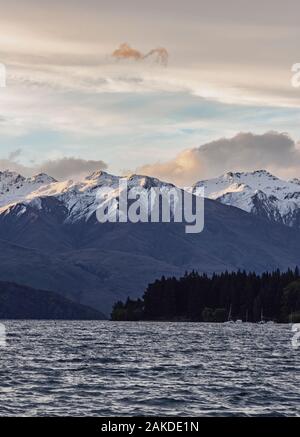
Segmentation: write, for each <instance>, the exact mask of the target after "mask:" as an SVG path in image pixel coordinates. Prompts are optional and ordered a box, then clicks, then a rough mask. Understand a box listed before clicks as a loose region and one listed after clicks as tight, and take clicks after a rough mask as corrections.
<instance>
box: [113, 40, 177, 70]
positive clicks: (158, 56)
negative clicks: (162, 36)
mask: <svg viewBox="0 0 300 437" xmlns="http://www.w3.org/2000/svg"><path fill="white" fill-rule="evenodd" d="M112 56H113V57H114V58H116V59H133V60H135V61H140V60H144V59H147V58H150V59H152V60H153V61H154V62H156V63H157V64H161V65H167V64H168V59H169V53H168V51H167V50H166V49H165V48H163V47H158V48H156V49H152V50H150V51H149V52H148V53H146V54H145V55H144V54H143V53H141V52H140V51H139V50H136V49H133V48H132V47H130V45H129V44H127V43H123V44H121V45H120V47H119V48H118V49H117V50H115V51H114V52H113V53H112Z"/></svg>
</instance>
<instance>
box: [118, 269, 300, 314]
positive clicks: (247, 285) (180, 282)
mask: <svg viewBox="0 0 300 437" xmlns="http://www.w3.org/2000/svg"><path fill="white" fill-rule="evenodd" d="M228 319H232V320H237V319H240V320H243V321H248V322H258V321H260V320H262V319H263V320H265V321H268V320H274V321H277V322H288V321H294V322H296V321H300V277H299V270H298V268H296V269H295V270H294V271H292V270H288V271H287V272H284V273H281V272H280V271H279V270H276V271H274V272H272V273H263V274H262V275H257V274H256V273H247V272H245V271H238V272H230V273H229V272H224V273H221V274H214V275H212V276H208V275H206V274H199V273H197V272H195V271H193V272H191V273H189V274H188V273H186V274H185V275H184V276H183V277H181V278H175V277H172V278H165V277H164V276H163V277H162V278H161V279H159V280H156V281H155V282H154V283H152V284H150V285H149V286H148V287H147V289H146V291H145V293H144V296H143V299H138V300H131V299H129V298H128V299H127V301H126V302H125V303H123V302H117V303H116V304H115V305H114V308H113V312H112V320H187V321H199V322H224V321H227V320H228Z"/></svg>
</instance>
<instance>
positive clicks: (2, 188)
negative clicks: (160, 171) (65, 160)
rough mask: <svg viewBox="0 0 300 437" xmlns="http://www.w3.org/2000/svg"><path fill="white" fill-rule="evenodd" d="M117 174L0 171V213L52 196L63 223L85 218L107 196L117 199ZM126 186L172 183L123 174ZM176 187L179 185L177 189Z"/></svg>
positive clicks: (163, 186)
mask: <svg viewBox="0 0 300 437" xmlns="http://www.w3.org/2000/svg"><path fill="white" fill-rule="evenodd" d="M120 179H121V177H119V176H114V175H111V174H109V173H106V172H104V171H97V172H94V173H92V174H91V175H89V176H87V177H86V178H84V179H83V180H81V181H76V182H74V181H72V180H67V181H63V182H58V181H56V180H55V179H53V178H51V177H50V176H48V175H46V174H39V175H36V176H34V177H32V178H28V179H26V178H24V177H23V176H21V175H18V174H17V173H13V172H9V171H5V172H3V173H0V214H9V213H16V214H17V215H18V216H20V215H22V214H25V213H26V211H27V210H28V208H34V209H41V208H42V207H43V205H44V204H45V202H42V200H43V199H47V198H51V199H53V198H54V199H56V200H57V201H58V202H59V203H60V206H61V207H63V208H64V210H65V219H64V221H65V222H66V223H73V222H77V221H80V220H88V219H89V218H90V217H91V216H92V215H93V214H94V213H95V211H96V210H97V208H99V206H100V204H101V203H102V202H104V201H107V200H109V199H118V196H119V181H120ZM124 179H126V181H127V186H128V189H133V190H136V191H137V192H138V191H139V190H140V189H141V188H144V189H146V190H148V189H150V188H152V187H159V188H161V189H162V190H166V191H168V190H169V189H171V188H175V187H174V185H172V184H168V183H165V182H162V181H160V180H159V179H156V178H151V177H148V176H141V175H136V174H133V175H130V176H127V177H126V178H124ZM178 190H179V189H178ZM140 191H141V190H140Z"/></svg>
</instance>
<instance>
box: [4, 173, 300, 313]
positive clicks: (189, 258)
mask: <svg viewBox="0 0 300 437" xmlns="http://www.w3.org/2000/svg"><path fill="white" fill-rule="evenodd" d="M256 176H257V175H256ZM228 177H229V176H228ZM232 177H233V176H232ZM257 177H258V176H257ZM260 178H261V180H262V181H264V183H263V184H262V186H263V187H266V186H270V187H272V189H271V188H270V190H271V192H272V193H273V191H275V192H276V189H275V188H276V186H277V185H278V184H279V182H278V180H277V179H276V178H273V179H272V177H271V176H270V177H269V176H266V175H264V176H261V177H260ZM225 179H226V178H225ZM250 179H251V178H250V176H249V177H248V180H247V182H248V185H249V184H250V182H251V181H250ZM119 180H120V178H119V177H118V176H113V175H110V174H108V173H106V172H102V171H99V172H95V173H93V174H91V175H90V176H87V177H86V178H84V179H83V180H80V181H63V182H58V181H55V180H54V179H53V178H51V177H49V176H47V175H37V176H35V177H32V178H27V179H26V178H24V177H22V176H20V175H18V174H16V173H11V172H9V171H6V172H3V173H1V174H0V188H1V189H0V280H3V281H10V282H16V283H19V284H25V285H28V286H31V287H34V288H37V289H45V290H47V289H50V290H53V291H56V292H58V293H60V294H61V295H62V296H66V297H68V298H70V299H72V300H74V301H76V302H80V303H84V304H86V305H89V306H92V307H94V308H97V309H99V310H101V311H102V312H105V314H109V312H110V310H111V306H112V305H113V304H114V303H115V302H116V301H118V300H124V299H126V298H127V297H128V296H130V297H134V298H136V297H139V296H141V295H142V294H143V292H144V290H145V287H147V285H148V284H149V283H150V282H153V281H154V280H155V279H157V278H158V277H161V276H162V275H165V276H178V275H182V274H183V273H184V272H185V271H190V270H193V269H195V270H198V271H201V272H206V273H213V272H221V271H225V270H229V271H231V270H237V269H242V270H243V269H245V270H251V271H257V272H262V271H266V270H273V269H275V268H280V269H282V270H285V269H287V268H288V267H291V268H294V267H295V266H296V265H299V263H300V259H299V256H300V254H299V246H300V234H299V229H295V228H291V227H288V226H282V225H280V224H277V223H272V222H270V221H267V220H265V219H263V218H261V217H256V216H255V215H253V214H248V213H247V212H245V211H242V210H241V209H238V208H231V207H228V206H226V205H223V204H222V203H220V202H216V201H214V200H210V199H205V202H204V203H205V208H204V214H205V222H204V223H205V226H204V230H203V232H201V233H198V234H186V233H185V224H184V223H151V222H150V223H131V222H127V223H105V224H102V223H99V222H98V221H97V220H96V217H95V211H96V209H97V208H98V206H99V204H100V202H102V201H103V199H104V198H105V197H104V195H108V196H109V199H113V200H114V201H118V196H119V190H118V188H119ZM126 180H127V184H128V187H129V188H131V189H132V188H134V190H136V191H137V192H138V193H137V194H140V192H142V194H143V193H144V192H143V191H142V190H140V189H141V188H146V189H147V190H148V189H150V188H152V187H160V188H162V189H163V190H166V191H168V190H169V189H171V188H173V189H174V186H173V185H171V184H167V183H165V182H161V181H159V180H158V179H155V178H151V177H146V176H141V175H131V176H128V177H127V178H126ZM266 180H268V181H269V182H268V185H266V184H265V181H266ZM272 181H273V182H272ZM232 183H233V182H232ZM232 183H231V184H229V182H228V181H227V185H226V182H220V183H219V184H217V186H219V185H220V187H219V189H218V190H217V189H216V187H215V184H212V185H211V194H212V193H214V192H217V191H218V192H220V191H222V194H225V193H226V188H228V187H229V186H231V185H232ZM244 184H245V185H246V183H245V182H244ZM291 184H292V185H291V186H293V187H297V189H296V190H284V189H282V190H277V191H280V192H284V193H285V194H284V198H285V197H287V199H286V202H292V201H293V202H295V201H294V200H292V199H293V198H296V200H297V199H298V197H297V196H296V195H295V193H297V190H298V191H300V185H299V181H298V182H297V181H293V182H291ZM249 186H250V185H249ZM175 188H176V187H175ZM176 189H177V190H179V188H176ZM252 190H253V192H254V191H255V190H254V189H252ZM256 190H257V187H256ZM232 191H233V190H232ZM235 191H236V192H238V193H239V192H240V193H242V192H243V190H242V189H240V191H239V190H238V189H236V190H235ZM261 192H262V191H261ZM262 193H264V194H265V196H267V195H268V198H269V197H270V196H271V193H269V192H267V191H264V192H262ZM250 194H253V193H252V191H251V190H250ZM260 195H261V196H262V194H260ZM282 196H283V195H282ZM218 197H219V196H216V198H218ZM245 197H246V196H245ZM250 197H251V196H250ZM243 198H244V197H243ZM277 198H279V194H278V195H277ZM288 199H290V200H288ZM245 203H246V202H245ZM241 205H242V202H241ZM264 205H266V203H264Z"/></svg>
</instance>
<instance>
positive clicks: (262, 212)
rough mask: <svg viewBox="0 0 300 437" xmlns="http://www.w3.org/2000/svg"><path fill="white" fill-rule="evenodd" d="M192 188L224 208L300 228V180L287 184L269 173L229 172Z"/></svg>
mask: <svg viewBox="0 0 300 437" xmlns="http://www.w3.org/2000/svg"><path fill="white" fill-rule="evenodd" d="M193 187H203V188H204V195H205V197H208V198H210V199H214V200H217V201H219V202H221V203H223V204H225V205H230V206H235V207H237V208H241V209H243V210H244V211H247V212H251V213H253V214H256V215H259V216H263V217H265V218H268V219H269V220H273V221H276V222H280V223H282V224H285V225H288V226H293V227H300V179H297V178H295V179H292V180H290V181H284V180H282V179H279V178H277V177H276V176H274V175H272V174H271V173H269V172H268V171H266V170H257V171H253V172H244V173H242V172H238V173H232V172H229V173H226V174H224V175H222V176H220V177H218V178H215V179H209V180H205V181H199V182H197V183H196V184H194V186H193Z"/></svg>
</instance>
